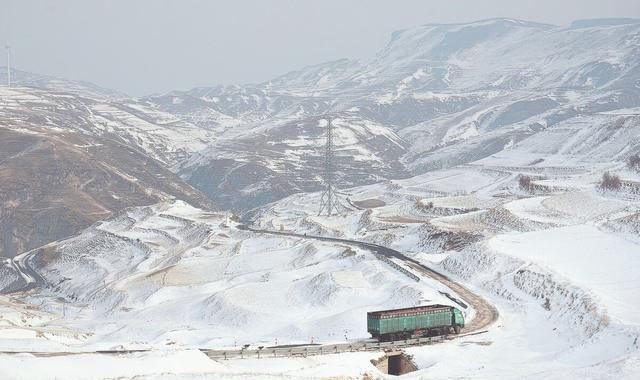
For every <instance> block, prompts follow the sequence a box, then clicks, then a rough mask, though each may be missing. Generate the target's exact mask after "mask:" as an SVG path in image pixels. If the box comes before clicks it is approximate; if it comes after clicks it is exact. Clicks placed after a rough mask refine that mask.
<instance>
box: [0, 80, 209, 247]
mask: <svg viewBox="0 0 640 380" xmlns="http://www.w3.org/2000/svg"><path fill="white" fill-rule="evenodd" d="M136 107H137V108H136ZM140 109H141V106H137V105H135V104H130V105H124V104H122V103H111V101H109V100H98V99H95V98H87V97H83V96H79V95H76V94H74V93H71V92H58V91H54V90H48V89H37V88H30V87H16V88H11V89H7V88H6V87H1V88H0V120H1V121H2V122H1V125H0V256H5V257H13V256H14V255H16V254H19V253H22V252H24V251H27V250H29V249H32V248H36V247H39V246H41V245H43V244H47V243H49V242H51V241H54V240H58V239H60V238H64V237H68V236H70V235H72V234H74V233H76V232H78V231H80V230H81V229H83V228H86V227H88V226H89V225H91V224H92V223H94V222H95V221H97V220H100V219H104V218H105V217H108V216H109V215H111V213H112V212H117V211H119V210H122V209H124V208H126V207H130V206H141V205H148V204H154V203H157V202H159V201H162V200H166V199H172V198H178V199H183V200H185V201H188V202H191V203H193V204H195V205H199V206H201V207H205V208H207V207H210V206H209V204H210V202H209V201H208V199H207V198H206V197H205V196H204V195H203V194H202V193H200V192H199V191H197V190H196V189H194V188H193V187H191V186H189V185H188V184H186V183H185V182H183V181H182V180H181V179H180V178H179V177H178V176H177V175H175V174H174V173H173V172H171V171H170V170H169V169H168V167H169V166H170V164H171V163H172V160H176V159H177V157H180V156H181V155H186V154H188V152H189V151H188V149H192V148H194V143H193V141H194V137H195V136H197V133H199V132H200V129H197V128H192V130H193V132H194V133H193V134H191V135H190V137H189V140H188V141H189V144H188V145H187V144H184V143H183V142H182V141H180V131H181V130H182V129H188V128H189V126H188V125H186V126H185V125H184V124H181V123H175V124H172V126H171V128H168V127H167V126H166V123H172V122H173V120H175V118H173V117H172V116H171V115H166V114H164V113H161V112H157V113H153V112H150V111H147V110H145V111H140ZM168 141H170V142H168ZM181 144H183V145H181Z"/></svg>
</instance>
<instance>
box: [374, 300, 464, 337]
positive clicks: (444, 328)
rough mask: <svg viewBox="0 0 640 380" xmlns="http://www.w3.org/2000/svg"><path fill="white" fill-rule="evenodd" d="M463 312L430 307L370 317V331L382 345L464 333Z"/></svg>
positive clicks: (443, 306) (383, 312)
mask: <svg viewBox="0 0 640 380" xmlns="http://www.w3.org/2000/svg"><path fill="white" fill-rule="evenodd" d="M462 327H464V316H463V315H462V312H461V311H460V310H458V309H456V308H455V307H453V306H446V305H428V306H417V307H408V308H404V309H393V310H381V311H372V312H368V313H367V331H368V332H369V334H371V336H372V337H374V338H376V339H378V340H379V341H381V342H387V341H394V340H404V339H411V338H419V337H423V336H434V335H446V334H449V333H451V332H454V333H456V334H459V333H460V329H461V328H462Z"/></svg>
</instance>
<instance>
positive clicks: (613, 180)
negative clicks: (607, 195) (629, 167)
mask: <svg viewBox="0 0 640 380" xmlns="http://www.w3.org/2000/svg"><path fill="white" fill-rule="evenodd" d="M621 186H622V182H621V181H620V177H618V176H617V175H615V174H611V173H609V172H605V173H604V174H603V175H602V180H601V181H600V189H601V190H619V189H620V187H621Z"/></svg>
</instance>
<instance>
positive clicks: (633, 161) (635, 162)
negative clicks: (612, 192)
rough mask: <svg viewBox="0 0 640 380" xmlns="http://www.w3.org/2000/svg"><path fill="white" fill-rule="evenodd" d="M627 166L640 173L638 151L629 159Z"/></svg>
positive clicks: (639, 155)
mask: <svg viewBox="0 0 640 380" xmlns="http://www.w3.org/2000/svg"><path fill="white" fill-rule="evenodd" d="M627 167H628V168H629V169H631V170H634V171H636V172H638V173H640V154H638V153H636V154H634V155H633V156H631V157H629V159H628V160H627Z"/></svg>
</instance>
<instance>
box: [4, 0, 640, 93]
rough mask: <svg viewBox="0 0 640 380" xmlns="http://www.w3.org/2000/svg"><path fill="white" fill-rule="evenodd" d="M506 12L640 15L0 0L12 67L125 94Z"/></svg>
mask: <svg viewBox="0 0 640 380" xmlns="http://www.w3.org/2000/svg"><path fill="white" fill-rule="evenodd" d="M494 17H507V18H515V19H523V20H531V21H535V22H541V23H547V24H554V25H558V26H565V25H569V24H570V23H571V22H572V21H573V20H577V19H587V18H615V17H631V18H640V6H639V5H638V3H637V1H634V0H609V1H601V0H563V1H554V0H538V1H536V2H527V1H512V0H483V1H474V0H449V1H422V0H402V1H396V2H389V1H384V0H351V1H348V2H345V1H340V0H325V1H321V2H313V3H309V2H300V1H293V0H269V1H263V0H236V1H226V2H223V1H200V0H161V1H156V0H139V1H135V2H131V1H128V0H111V1H108V2H101V1H85V0H58V1H55V2H51V1H44V0H32V1H21V0H0V46H4V45H5V44H6V43H9V44H11V45H12V46H13V50H14V62H15V65H16V67H18V68H21V69H23V70H26V71H31V72H38V73H43V74H49V75H55V76H60V77H64V78H67V79H75V80H83V81H89V82H92V83H96V84H99V85H102V86H104V87H108V88H113V89H115V90H119V91H121V92H125V93H128V94H130V95H132V96H143V95H148V94H151V93H163V92H168V91H171V90H177V89H180V90H186V89H189V88H192V87H196V86H204V85H215V84H227V85H228V84H247V83H258V82H262V81H266V80H269V79H271V78H273V77H275V76H277V75H279V74H281V73H283V72H286V71H290V70H295V69H297V68H299V67H303V66H306V65H311V64H315V63H318V62H323V61H327V60H336V59H343V58H349V59H365V58H369V57H371V55H372V54H374V53H375V52H376V51H377V50H379V49H381V48H382V47H383V46H384V45H385V43H386V42H387V39H388V36H389V35H390V34H391V33H392V32H393V31H395V30H399V29H404V28H410V27H417V26H420V25H425V24H432V23H440V24H449V23H460V22H472V21H477V20H481V19H489V18H494Z"/></svg>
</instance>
